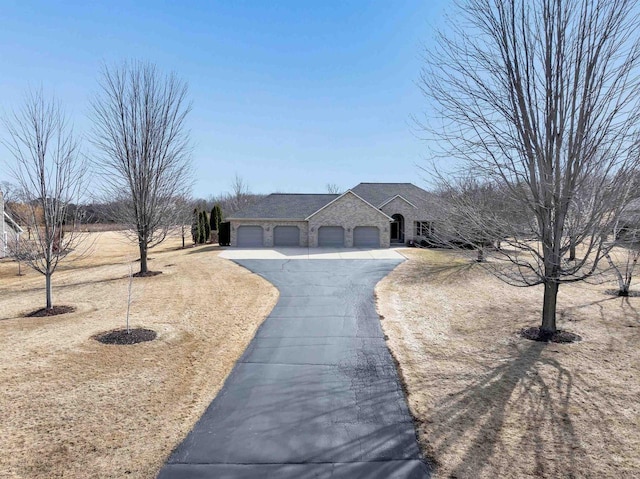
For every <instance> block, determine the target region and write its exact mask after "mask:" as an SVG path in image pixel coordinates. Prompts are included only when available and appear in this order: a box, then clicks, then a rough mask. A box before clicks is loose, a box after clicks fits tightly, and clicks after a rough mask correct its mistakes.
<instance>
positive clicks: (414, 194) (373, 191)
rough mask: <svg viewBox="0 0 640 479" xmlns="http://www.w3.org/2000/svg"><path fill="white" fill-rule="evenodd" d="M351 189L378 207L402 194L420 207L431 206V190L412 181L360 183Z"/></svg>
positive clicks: (408, 200)
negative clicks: (424, 188) (428, 190)
mask: <svg viewBox="0 0 640 479" xmlns="http://www.w3.org/2000/svg"><path fill="white" fill-rule="evenodd" d="M351 191H353V192H354V193H355V194H357V195H358V196H360V197H361V198H363V199H364V200H365V201H368V202H369V203H371V204H372V205H374V206H376V207H378V208H381V207H382V205H384V204H386V203H387V202H388V201H390V200H392V199H393V198H395V197H396V196H401V197H402V198H403V199H404V200H406V201H407V202H409V203H411V204H412V205H414V206H415V207H417V208H418V209H425V208H428V207H429V202H430V199H431V194H430V193H429V192H427V191H425V190H423V189H422V188H419V187H417V186H416V185H414V184H412V183H360V184H359V185H357V186H355V187H353V188H351Z"/></svg>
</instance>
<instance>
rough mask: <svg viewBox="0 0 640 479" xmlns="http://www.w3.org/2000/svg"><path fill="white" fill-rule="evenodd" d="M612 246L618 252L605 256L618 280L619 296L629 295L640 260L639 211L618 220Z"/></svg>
mask: <svg viewBox="0 0 640 479" xmlns="http://www.w3.org/2000/svg"><path fill="white" fill-rule="evenodd" d="M612 246H613V247H617V248H616V249H617V254H615V252H614V254H613V255H612V254H611V253H612V252H609V251H608V252H607V253H606V254H605V257H606V258H607V262H608V263H609V266H610V267H611V269H612V270H613V272H614V273H615V275H616V279H617V280H618V296H629V290H630V288H631V280H632V279H633V275H634V273H635V269H636V266H637V265H638V260H640V217H639V215H638V213H637V212H635V213H634V214H627V212H626V211H625V213H624V218H620V219H619V220H618V221H616V225H615V227H614V229H613V241H612Z"/></svg>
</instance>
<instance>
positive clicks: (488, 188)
mask: <svg viewBox="0 0 640 479" xmlns="http://www.w3.org/2000/svg"><path fill="white" fill-rule="evenodd" d="M439 187H440V189H439V192H438V197H439V201H438V203H437V206H435V207H434V210H433V211H432V214H434V216H435V220H434V223H435V227H434V228H433V231H432V233H431V237H432V240H433V241H435V243H436V244H440V245H444V246H448V247H458V248H465V249H472V250H475V251H476V253H477V257H476V261H477V262H478V263H484V262H485V260H486V254H485V253H486V251H487V249H493V248H498V247H499V246H500V244H501V242H502V240H503V239H504V238H505V235H506V232H507V230H506V228H504V226H503V224H504V223H505V222H510V223H512V224H513V223H514V222H515V220H516V219H517V217H518V216H519V214H518V212H517V211H514V210H513V208H511V204H510V202H509V200H508V197H507V195H505V192H504V191H503V189H502V188H500V185H498V184H495V183H490V182H482V181H479V180H478V179H477V178H475V177H471V176H461V177H457V178H453V179H450V178H447V179H444V178H443V180H442V181H441V182H440V185H439ZM487 217H490V218H491V219H492V221H491V224H489V222H487V221H486V218H487Z"/></svg>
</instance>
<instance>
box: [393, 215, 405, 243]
mask: <svg viewBox="0 0 640 479" xmlns="http://www.w3.org/2000/svg"><path fill="white" fill-rule="evenodd" d="M391 218H392V219H393V223H391V242H392V243H404V216H402V215H401V214H395V215H393V216H392V217H391Z"/></svg>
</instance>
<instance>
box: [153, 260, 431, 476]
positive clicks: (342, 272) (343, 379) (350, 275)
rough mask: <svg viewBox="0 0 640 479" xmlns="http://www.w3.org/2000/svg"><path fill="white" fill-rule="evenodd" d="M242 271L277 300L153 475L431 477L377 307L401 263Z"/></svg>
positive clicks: (253, 265) (273, 263)
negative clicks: (262, 282)
mask: <svg viewBox="0 0 640 479" xmlns="http://www.w3.org/2000/svg"><path fill="white" fill-rule="evenodd" d="M236 262H237V263H238V264H240V265H242V266H244V267H245V268H247V269H249V270H250V271H253V272H254V273H257V274H259V275H260V276H262V277H264V278H265V279H267V280H268V281H269V282H271V283H272V284H274V285H275V286H276V287H277V288H278V289H279V291H280V298H279V300H278V303H277V304H276V306H275V308H274V309H273V311H272V312H271V314H270V315H269V317H268V318H267V319H266V320H265V321H264V323H263V324H262V325H261V326H260V328H259V330H258V332H257V333H256V336H255V337H254V339H253V340H252V341H251V343H250V344H249V346H248V347H247V350H246V351H245V352H244V354H243V355H242V357H241V358H240V360H239V361H238V363H237V364H236V365H235V367H234V369H233V371H232V372H231V374H230V375H229V377H228V378H227V381H226V383H225V385H224V386H223V388H222V389H221V390H220V392H219V393H218V395H217V397H216V398H215V399H214V400H213V402H212V403H211V405H209V407H208V408H207V410H206V411H205V413H204V415H203V416H202V417H201V418H200V420H199V421H198V423H197V424H196V425H195V426H194V428H193V430H192V431H191V432H190V433H189V435H188V436H187V437H186V439H185V440H184V441H183V442H182V444H180V445H179V446H178V447H177V448H176V450H175V451H174V452H173V454H172V455H171V457H170V458H169V460H168V462H167V464H166V465H165V466H164V468H163V469H162V470H161V471H160V474H159V476H158V477H159V478H160V479H170V478H172V479H174V478H196V479H197V478H230V479H231V478H234V479H237V478H242V479H245V478H247V479H248V478H271V477H273V478H286V479H289V478H291V479H294V478H295V479H306V478H350V479H353V478H355V479H357V478H368V479H371V478H373V479H376V478H379V479H383V478H384V479H390V478H398V479H399V478H425V477H429V475H430V473H429V468H428V467H427V465H426V464H425V463H424V462H423V461H422V460H421V458H420V451H419V449H418V445H417V442H416V433H415V429H414V426H413V422H412V420H411V417H410V414H409V411H408V408H407V404H406V399H405V397H404V393H403V391H402V388H401V386H400V383H399V380H398V375H397V372H396V368H395V365H394V363H393V360H392V358H391V355H390V353H389V351H388V349H387V346H386V344H385V340H384V336H383V333H382V329H381V327H380V322H379V317H378V314H377V312H376V309H375V304H374V296H373V289H374V287H375V285H376V283H377V282H378V281H379V280H380V279H382V278H383V277H384V276H386V275H387V274H388V273H389V272H390V271H391V270H392V269H393V268H395V267H396V266H397V265H398V264H399V263H400V262H401V260H259V259H254V260H236ZM212 294H215V293H214V292H213V291H212Z"/></svg>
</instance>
